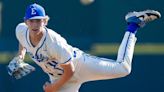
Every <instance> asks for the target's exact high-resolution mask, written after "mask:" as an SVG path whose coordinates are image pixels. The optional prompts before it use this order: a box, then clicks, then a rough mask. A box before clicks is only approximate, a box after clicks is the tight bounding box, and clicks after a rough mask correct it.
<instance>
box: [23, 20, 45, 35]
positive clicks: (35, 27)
mask: <svg viewBox="0 0 164 92" xmlns="http://www.w3.org/2000/svg"><path fill="white" fill-rule="evenodd" d="M25 22H26V24H27V26H28V28H29V30H30V31H31V32H34V33H37V32H40V31H42V30H43V28H44V26H45V21H44V19H30V20H26V21H25Z"/></svg>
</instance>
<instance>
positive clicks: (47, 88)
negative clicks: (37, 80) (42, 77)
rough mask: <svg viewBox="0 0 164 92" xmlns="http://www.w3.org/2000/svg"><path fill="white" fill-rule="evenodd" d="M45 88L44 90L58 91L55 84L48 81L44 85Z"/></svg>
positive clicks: (47, 91) (49, 91) (45, 91)
mask: <svg viewBox="0 0 164 92" xmlns="http://www.w3.org/2000/svg"><path fill="white" fill-rule="evenodd" d="M43 89H44V92H57V89H56V88H55V85H54V84H50V83H48V82H46V83H45V84H44V85H43Z"/></svg>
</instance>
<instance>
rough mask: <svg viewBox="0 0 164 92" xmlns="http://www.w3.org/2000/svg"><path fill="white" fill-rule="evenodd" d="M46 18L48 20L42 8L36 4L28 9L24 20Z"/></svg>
mask: <svg viewBox="0 0 164 92" xmlns="http://www.w3.org/2000/svg"><path fill="white" fill-rule="evenodd" d="M44 18H46V13H45V10H44V8H43V7H42V6H40V5H38V4H36V3H34V4H31V5H29V6H28V7H27V9H26V12H25V17H24V20H29V19H44Z"/></svg>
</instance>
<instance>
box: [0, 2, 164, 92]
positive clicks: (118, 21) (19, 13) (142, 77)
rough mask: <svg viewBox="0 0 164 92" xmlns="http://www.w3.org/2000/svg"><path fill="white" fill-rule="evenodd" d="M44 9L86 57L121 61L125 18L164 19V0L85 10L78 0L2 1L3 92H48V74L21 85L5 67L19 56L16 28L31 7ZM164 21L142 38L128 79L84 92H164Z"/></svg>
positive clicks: (51, 25) (83, 91) (90, 84)
mask: <svg viewBox="0 0 164 92" xmlns="http://www.w3.org/2000/svg"><path fill="white" fill-rule="evenodd" d="M34 2H37V3H39V4H41V5H42V6H43V7H45V10H46V12H47V15H49V17H50V21H49V25H48V27H49V28H52V29H53V30H55V31H56V32H58V33H59V34H61V35H62V36H63V37H64V38H66V39H67V41H68V43H69V44H71V45H72V46H75V47H78V48H80V49H81V50H84V51H85V52H87V53H90V54H93V55H97V56H101V57H107V58H111V59H116V57H117V49H118V46H119V44H120V42H121V40H122V37H123V35H124V32H125V29H126V22H125V20H124V16H125V15H126V14H127V13H128V12H130V11H141V10H145V9H154V10H158V11H160V12H161V15H164V1H163V0H144V1H143V0H95V2H94V3H93V4H91V5H88V6H84V5H82V4H81V3H80V2H79V0H1V1H0V92H43V90H42V85H43V84H44V82H45V81H47V80H48V77H47V75H46V74H44V73H43V72H42V70H41V69H40V68H39V67H38V66H37V65H36V64H34V63H33V62H32V61H31V60H30V59H29V58H28V57H27V58H26V61H27V62H28V61H30V63H31V64H32V65H34V66H35V67H36V68H37V70H36V71H35V72H34V73H32V74H30V75H28V76H26V77H24V78H23V79H21V80H15V79H13V78H11V77H10V76H9V75H8V74H7V71H6V65H7V64H8V62H9V61H10V60H11V59H12V58H13V57H14V56H15V54H16V51H17V49H18V48H17V46H18V41H17V40H16V37H15V27H16V25H17V24H18V23H20V22H23V17H24V12H25V9H26V7H27V5H29V4H31V3H34ZM163 29H164V18H163V17H162V18H161V19H159V20H157V21H154V22H152V23H150V24H148V25H147V26H145V27H144V28H142V30H139V32H138V33H137V37H138V42H137V44H136V48H135V53H134V59H133V70H132V73H131V74H130V75H129V76H127V77H124V78H119V79H113V80H105V81H104V80H103V81H95V82H88V83H85V84H84V85H83V86H82V87H81V89H80V92H100V91H101V92H120V91H122V92H159V91H160V92H163V91H164V89H163V83H164V71H163V65H164V37H163V36H164V30H163Z"/></svg>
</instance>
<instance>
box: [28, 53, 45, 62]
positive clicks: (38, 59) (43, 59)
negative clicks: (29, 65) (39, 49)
mask: <svg viewBox="0 0 164 92" xmlns="http://www.w3.org/2000/svg"><path fill="white" fill-rule="evenodd" d="M27 53H28V54H29V56H30V57H31V58H32V59H34V60H35V61H38V62H43V61H47V60H48V57H46V56H44V55H43V54H39V55H33V54H32V53H31V52H27Z"/></svg>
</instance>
